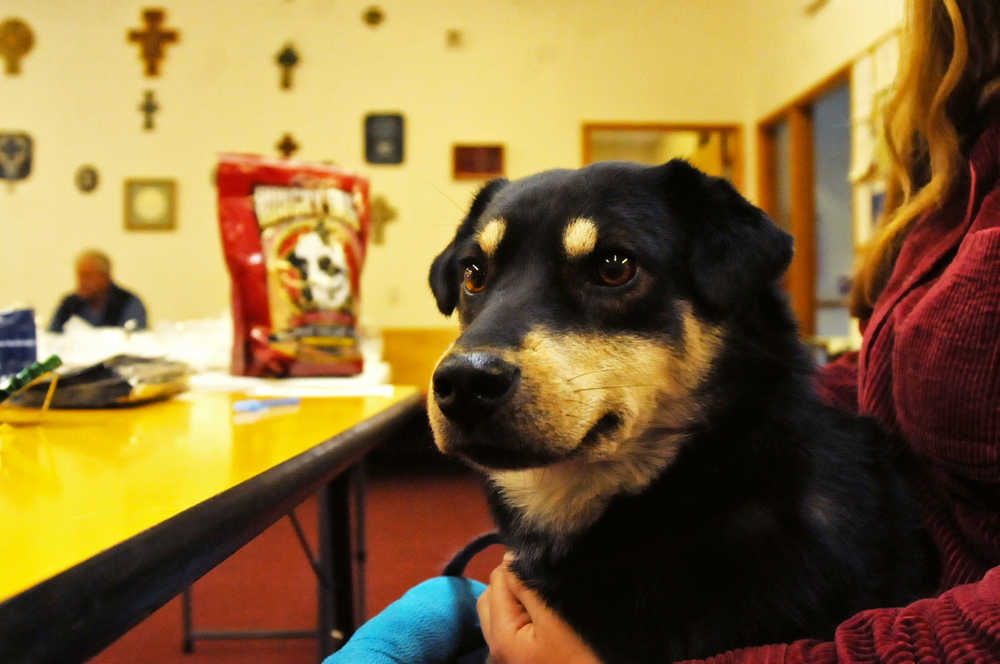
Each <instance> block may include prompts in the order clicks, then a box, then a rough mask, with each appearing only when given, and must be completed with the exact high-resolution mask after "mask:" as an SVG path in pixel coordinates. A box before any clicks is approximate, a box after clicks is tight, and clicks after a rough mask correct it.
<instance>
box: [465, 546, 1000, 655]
mask: <svg viewBox="0 0 1000 664" xmlns="http://www.w3.org/2000/svg"><path fill="white" fill-rule="evenodd" d="M478 608H479V617H480V622H481V624H482V627H483V636H484V637H485V638H486V643H487V644H488V645H489V647H490V653H491V656H492V657H493V658H494V659H495V660H496V661H497V662H498V664H555V663H560V664H562V663H564V662H571V663H573V664H600V660H598V659H597V656H596V655H595V654H594V653H593V651H591V650H590V649H589V648H588V647H587V645H586V644H585V643H584V642H583V640H582V639H581V638H580V637H579V636H577V635H576V634H575V633H574V632H573V631H572V629H571V628H570V627H569V626H568V625H566V624H565V623H564V622H563V621H562V620H561V619H560V618H559V617H558V616H557V615H555V613H553V612H552V610H551V609H549V608H548V607H547V606H545V604H544V603H543V602H542V600H541V598H539V596H538V595H537V594H536V593H534V592H533V591H531V590H529V589H528V588H526V587H525V586H524V584H522V583H521V582H520V581H518V579H517V577H515V576H514V574H513V573H512V572H511V571H510V570H509V568H508V567H507V564H506V562H505V563H504V564H503V565H501V566H500V567H497V568H496V569H495V570H494V571H493V574H492V575H491V576H490V585H489V587H488V588H487V589H486V591H485V592H484V593H483V594H482V595H481V596H480V598H479V603H478ZM998 659H1000V567H997V568H994V569H993V570H991V571H990V572H989V573H987V574H986V576H985V577H983V579H982V580H981V581H979V582H978V583H972V584H968V585H964V586H958V587H956V588H953V589H951V590H949V591H948V592H946V593H944V594H943V595H941V596H939V597H936V598H933V599H925V600H920V601H918V602H915V603H913V604H911V605H909V606H907V607H905V608H901V609H875V610H872V611H865V612H863V613H859V614H858V615H856V616H854V617H853V618H851V619H850V620H848V621H846V622H845V623H843V624H842V625H841V626H840V627H839V628H838V629H837V632H836V635H835V636H834V640H833V641H830V642H820V641H810V640H803V641H796V642H795V643H792V644H788V645H785V644H780V645H771V646H762V647H757V648H745V649H742V650H737V651H733V652H729V653H725V654H723V655H718V656H716V657H712V658H710V659H708V660H705V661H706V662H709V663H711V664H775V663H777V662H781V663H783V664H835V663H836V664H882V663H889V662H922V663H925V664H948V663H951V662H959V661H961V662H994V661H998Z"/></svg>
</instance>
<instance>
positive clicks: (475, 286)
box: [465, 263, 486, 293]
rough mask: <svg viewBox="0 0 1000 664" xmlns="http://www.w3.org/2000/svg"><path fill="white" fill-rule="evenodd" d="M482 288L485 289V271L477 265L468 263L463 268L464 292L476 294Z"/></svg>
mask: <svg viewBox="0 0 1000 664" xmlns="http://www.w3.org/2000/svg"><path fill="white" fill-rule="evenodd" d="M484 288H486V270H484V269H483V268H481V267H479V265H478V264H477V263H468V264H467V265H466V266H465V290H467V291H469V292H470V293H478V292H479V291H481V290H483V289H484Z"/></svg>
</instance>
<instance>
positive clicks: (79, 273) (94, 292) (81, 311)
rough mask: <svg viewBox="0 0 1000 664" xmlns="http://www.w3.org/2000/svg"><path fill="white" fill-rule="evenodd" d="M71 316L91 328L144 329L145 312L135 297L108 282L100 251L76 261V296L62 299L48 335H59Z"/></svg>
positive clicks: (107, 264) (104, 258)
mask: <svg viewBox="0 0 1000 664" xmlns="http://www.w3.org/2000/svg"><path fill="white" fill-rule="evenodd" d="M73 316H79V317H80V318H82V319H84V320H85V321H87V322H88V323H90V324H91V325H95V326H110V327H126V324H127V323H128V322H129V321H134V327H133V326H132V325H128V326H127V327H130V328H132V329H135V330H145V329H146V308H145V307H144V306H143V305H142V301H140V300H139V298H138V297H136V296H135V294H133V293H130V292H129V291H127V290H125V289H124V288H121V287H119V286H118V285H117V284H115V283H114V282H113V281H112V280H111V260H110V259H109V258H108V257H107V255H106V254H104V253H103V252H101V251H97V250H95V249H89V250H87V251H84V252H82V253H81V254H80V255H79V256H77V258H76V292H75V293H71V294H69V295H67V296H66V297H64V298H63V300H62V302H60V303H59V308H58V309H56V313H55V314H54V315H53V316H52V321H51V322H50V323H49V331H50V332H62V331H63V326H64V325H65V324H66V321H68V320H69V319H70V318H71V317H73Z"/></svg>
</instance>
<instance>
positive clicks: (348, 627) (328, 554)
mask: <svg viewBox="0 0 1000 664" xmlns="http://www.w3.org/2000/svg"><path fill="white" fill-rule="evenodd" d="M356 472H357V470H356V469H352V470H350V471H348V472H345V473H342V474H341V475H339V476H338V477H336V478H335V479H334V480H333V481H332V482H330V483H329V484H328V485H327V486H325V487H323V489H322V490H320V494H319V560H320V569H322V570H324V571H325V572H326V573H327V578H328V579H330V587H329V588H323V587H320V590H319V644H318V647H319V656H320V659H321V660H322V658H323V657H326V656H327V655H329V654H330V653H332V652H333V651H334V648H335V646H339V645H340V644H341V643H343V641H344V640H346V639H348V638H349V637H350V636H351V634H353V633H354V630H355V629H356V627H357V614H356V611H355V606H357V599H356V593H357V587H356V584H355V569H354V565H353V563H354V555H353V553H354V547H353V543H352V537H351V493H352V492H351V486H352V484H354V483H355V473H356Z"/></svg>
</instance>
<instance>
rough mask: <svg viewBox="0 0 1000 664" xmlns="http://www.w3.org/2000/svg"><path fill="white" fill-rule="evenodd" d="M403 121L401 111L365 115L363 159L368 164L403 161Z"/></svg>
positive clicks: (398, 162)
mask: <svg viewBox="0 0 1000 664" xmlns="http://www.w3.org/2000/svg"><path fill="white" fill-rule="evenodd" d="M403 128H404V122H403V115H402V114H401V113H369V114H368V115H366V116H365V160H366V161H367V162H368V163H369V164H401V163H403V139H404V129H403Z"/></svg>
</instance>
